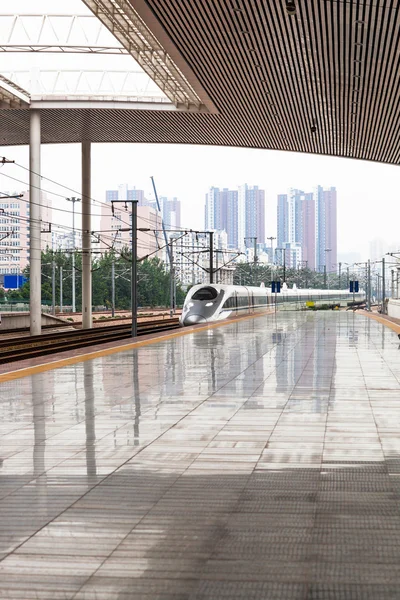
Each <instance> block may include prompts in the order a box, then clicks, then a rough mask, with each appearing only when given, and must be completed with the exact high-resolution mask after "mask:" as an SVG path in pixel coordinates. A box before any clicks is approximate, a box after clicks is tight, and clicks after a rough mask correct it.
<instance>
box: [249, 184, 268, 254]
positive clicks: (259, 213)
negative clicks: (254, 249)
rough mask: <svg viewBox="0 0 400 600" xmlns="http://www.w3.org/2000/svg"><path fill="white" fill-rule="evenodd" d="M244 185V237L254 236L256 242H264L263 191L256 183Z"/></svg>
mask: <svg viewBox="0 0 400 600" xmlns="http://www.w3.org/2000/svg"><path fill="white" fill-rule="evenodd" d="M245 187H246V203H245V234H246V235H245V237H247V238H251V237H253V238H254V237H255V238H257V244H265V192H264V190H260V189H259V187H258V185H254V186H248V185H247V184H246V186H245Z"/></svg>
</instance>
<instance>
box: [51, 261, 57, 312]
mask: <svg viewBox="0 0 400 600" xmlns="http://www.w3.org/2000/svg"><path fill="white" fill-rule="evenodd" d="M51 312H52V313H53V315H55V314H56V263H55V261H54V258H53V261H52V263H51Z"/></svg>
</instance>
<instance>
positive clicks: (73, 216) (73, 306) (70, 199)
mask: <svg viewBox="0 0 400 600" xmlns="http://www.w3.org/2000/svg"><path fill="white" fill-rule="evenodd" d="M67 200H68V202H72V312H75V311H76V303H75V202H80V201H81V199H80V198H75V197H74V196H73V197H72V198H67Z"/></svg>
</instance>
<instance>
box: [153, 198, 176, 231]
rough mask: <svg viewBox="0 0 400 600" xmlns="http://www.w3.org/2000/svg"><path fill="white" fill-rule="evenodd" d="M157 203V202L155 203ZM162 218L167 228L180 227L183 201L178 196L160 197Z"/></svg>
mask: <svg viewBox="0 0 400 600" xmlns="http://www.w3.org/2000/svg"><path fill="white" fill-rule="evenodd" d="M154 204H155V203H154ZM160 208H161V214H162V219H163V221H164V225H165V228H166V229H180V227H181V203H180V200H178V198H172V199H171V200H169V199H168V198H160Z"/></svg>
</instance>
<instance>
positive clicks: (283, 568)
mask: <svg viewBox="0 0 400 600" xmlns="http://www.w3.org/2000/svg"><path fill="white" fill-rule="evenodd" d="M399 352H400V350H399V348H398V340H397V336H396V334H395V333H393V332H392V331H391V330H389V329H385V328H384V327H383V326H382V325H381V324H380V323H378V322H376V321H372V320H370V319H368V318H366V317H363V316H361V315H354V314H349V313H330V312H327V313H317V314H316V313H313V314H305V313H284V314H279V313H278V315H277V316H276V317H275V316H274V315H271V316H268V317H259V318H256V319H254V320H246V321H242V322H238V323H233V324H230V325H224V326H223V327H221V328H216V329H210V330H208V331H201V332H198V333H194V334H192V335H186V336H183V337H179V338H174V339H171V340H164V341H162V342H159V343H157V344H153V345H150V346H146V347H142V348H140V349H138V350H136V351H132V350H130V351H126V352H121V353H120V354H113V355H110V356H108V357H104V358H99V359H96V360H92V361H87V362H83V363H80V364H76V365H72V366H68V367H64V368H61V369H58V370H53V371H48V372H45V373H39V374H37V375H34V376H31V377H26V378H24V379H20V380H15V381H11V382H9V383H4V384H1V387H0V411H1V420H0V511H1V512H0V515H1V517H0V597H3V598H21V599H24V600H28V599H30V598H39V599H42V598H46V599H47V598H49V599H50V598H51V599H57V598H63V599H67V598H68V599H69V598H71V599H72V598H74V599H76V600H82V599H95V598H96V599H104V600H106V599H107V600H112V599H114V598H119V599H124V600H128V598H129V599H131V598H134V599H157V600H159V599H162V600H186V599H188V600H203V599H220V598H221V599H236V598H237V599H239V598H243V599H257V600H258V599H260V600H261V599H263V600H264V599H267V600H268V599H270V598H271V599H274V600H275V599H279V598H282V599H302V600H305V599H308V600H325V599H326V600H328V599H329V600H336V599H339V598H340V599H341V600H342V599H343V600H347V599H357V600H358V599H362V600H365V599H371V600H372V599H373V600H376V599H379V600H380V599H383V600H385V599H387V598H400V593H399V591H398V590H399V589H400V585H399V584H400V566H399V565H400V542H399V534H400V511H399V508H400V505H399V493H400V460H399V450H400V435H399V434H400V383H399V381H400V361H399V358H400V354H399Z"/></svg>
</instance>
